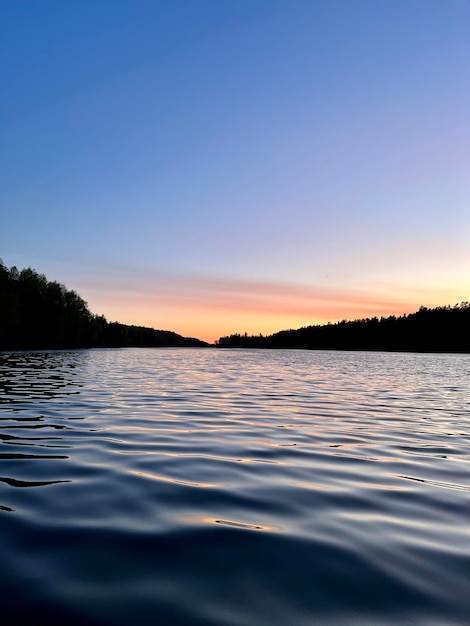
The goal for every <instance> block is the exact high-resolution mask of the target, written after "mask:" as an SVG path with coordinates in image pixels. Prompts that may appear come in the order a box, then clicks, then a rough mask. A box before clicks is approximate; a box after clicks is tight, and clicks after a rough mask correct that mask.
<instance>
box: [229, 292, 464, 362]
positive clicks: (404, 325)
mask: <svg viewBox="0 0 470 626" xmlns="http://www.w3.org/2000/svg"><path fill="white" fill-rule="evenodd" d="M217 346H218V347H220V348H306V349H311V350H384V351H404V352H407V351H410V352H470V303H469V302H462V303H461V304H456V305H455V306H453V307H451V306H441V307H437V308H434V309H428V308H426V307H421V308H420V309H419V311H417V312H416V313H410V314H408V315H402V316H400V317H396V316H395V315H391V316H389V317H381V318H377V317H372V318H366V319H356V320H353V321H346V320H343V321H341V322H337V323H334V324H333V323H329V324H325V325H318V326H307V327H305V328H299V329H298V330H283V331H281V332H278V333H274V334H273V335H269V336H263V335H257V336H256V335H252V336H250V335H247V334H246V333H245V334H244V335H240V334H236V335H230V336H228V337H221V338H220V339H219V340H218V341H217Z"/></svg>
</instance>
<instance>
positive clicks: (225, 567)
mask: <svg viewBox="0 0 470 626" xmlns="http://www.w3.org/2000/svg"><path fill="white" fill-rule="evenodd" d="M469 382H470V357H469V356H466V355H416V354H380V353H338V352H337V353H333V352H306V351H288V350H286V351H282V350H280V351H266V352H261V351H259V352H257V351H249V350H246V351H243V350H240V351H230V350H225V351H221V350H211V349H207V350H191V349H184V350H181V349H171V350H162V349H160V350H158V349H157V350H145V349H141V350H132V349H128V350H94V351H64V352H32V353H3V354H0V530H1V532H0V550H1V554H2V568H1V569H0V585H1V586H0V588H1V589H2V604H1V608H0V614H1V616H2V619H3V622H4V623H20V622H24V623H28V621H29V622H31V623H37V616H38V615H41V619H42V620H43V622H41V623H44V624H46V623H47V624H53V623H57V624H63V623H68V624H70V623H72V624H73V623H76V624H84V623H86V624H96V625H101V624H102V625H108V624H109V625H111V624H113V625H115V624H117V625H121V624H131V623H138V624H157V623H161V624H170V625H171V624H175V625H177V624H191V625H193V624H205V625H207V624H208V625H211V624H213V625H215V624H217V625H247V626H253V625H254V626H256V625H268V624H283V625H284V624H296V625H297V624H301V625H302V624H309V625H310V624H334V625H337V624H338V625H339V624H361V625H362V624H403V623H413V624H465V623H468V616H469V615H470V599H469V594H468V577H469V574H470V533H469V524H468V521H469V511H470V509H469V497H470V471H469V470H470V461H469V459H470V419H469V416H470V410H469V409H470V385H469Z"/></svg>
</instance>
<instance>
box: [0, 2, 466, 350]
mask: <svg viewBox="0 0 470 626" xmlns="http://www.w3.org/2000/svg"><path fill="white" fill-rule="evenodd" d="M469 61H470V1H469V0H321V1H319V0H159V1H156V0H149V1H147V0H126V1H123V0H98V1H97V0H92V1H90V0H80V1H78V0H74V1H70V2H63V0H54V1H51V0H41V1H39V2H31V1H29V0H3V1H2V3H1V4H0V84H1V94H0V137H1V141H0V258H1V259H2V260H3V262H4V263H5V265H7V266H9V267H10V266H12V265H16V266H17V267H18V268H20V269H21V268H23V267H33V268H34V269H36V270H37V271H38V272H40V273H44V274H45V275H46V276H47V278H48V279H49V280H57V281H59V282H61V283H63V284H65V285H66V287H68V288H69V289H74V290H76V291H77V292H78V293H79V295H80V296H82V297H83V298H84V299H85V300H86V301H87V302H88V305H89V307H90V309H91V311H92V312H94V313H97V314H104V315H105V316H106V318H107V319H108V320H109V321H115V320H117V321H120V322H123V323H129V324H138V325H145V326H151V327H153V328H158V329H167V330H173V331H175V332H178V333H180V334H183V335H186V336H196V337H198V338H200V339H205V340H208V341H213V340H215V339H217V338H218V337H220V336H223V335H227V334H231V333H235V332H242V333H243V332H248V333H249V334H252V333H253V334H258V333H263V334H267V333H272V332H275V331H278V330H282V329H286V328H299V327H301V326H306V325H310V324H316V323H325V322H327V321H337V320H342V319H355V318H358V317H371V316H374V315H378V316H381V315H391V314H402V313H407V312H412V311H415V310H417V309H418V308H419V307H420V306H439V305H447V304H450V305H453V304H456V303H458V302H461V301H468V300H470V177H469V154H470V150H469V146H470V118H469V115H470V114H469V111H470V72H469Z"/></svg>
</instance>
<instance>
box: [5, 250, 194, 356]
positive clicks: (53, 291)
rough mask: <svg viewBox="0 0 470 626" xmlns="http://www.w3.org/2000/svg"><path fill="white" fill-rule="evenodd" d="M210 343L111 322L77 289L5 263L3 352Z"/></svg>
mask: <svg viewBox="0 0 470 626" xmlns="http://www.w3.org/2000/svg"><path fill="white" fill-rule="evenodd" d="M206 345H207V344H206V343H205V342H203V341H199V339H194V338H190V337H182V336H181V335H178V334H176V333H174V332H171V331H167V330H154V329H153V328H145V327H142V326H128V325H126V324H120V323H118V322H108V321H107V320H106V318H105V317H103V316H102V315H94V314H93V313H91V312H90V311H89V309H88V305H87V303H86V302H85V301H84V300H83V299H82V298H80V296H79V295H78V294H77V293H76V292H75V291H71V290H69V289H67V288H66V287H64V285H61V284H60V283H58V282H55V281H49V280H47V278H46V277H45V276H44V275H43V274H39V273H38V272H36V271H35V270H33V269H31V268H29V267H28V268H26V269H23V270H21V271H20V270H18V269H17V268H16V267H12V268H10V269H9V268H7V267H6V266H5V265H4V264H3V262H2V261H1V260H0V350H30V349H59V348H92V347H125V346H141V347H168V346H206Z"/></svg>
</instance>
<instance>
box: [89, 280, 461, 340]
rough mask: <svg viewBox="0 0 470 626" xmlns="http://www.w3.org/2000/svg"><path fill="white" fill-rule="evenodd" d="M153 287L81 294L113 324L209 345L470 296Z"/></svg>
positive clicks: (219, 285)
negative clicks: (227, 338)
mask: <svg viewBox="0 0 470 626" xmlns="http://www.w3.org/2000/svg"><path fill="white" fill-rule="evenodd" d="M146 281H148V277H146ZM149 282H152V283H153V288H152V289H151V290H149V288H148V282H147V284H146V286H145V288H144V281H143V280H142V281H136V280H132V279H131V278H129V277H128V278H127V280H123V279H122V277H121V278H120V279H119V280H115V281H114V282H113V281H112V280H111V281H107V282H106V283H104V282H101V281H99V282H98V281H95V282H94V283H93V282H92V283H91V284H90V283H88V284H87V285H82V286H80V287H79V292H80V293H81V294H82V295H83V297H84V298H85V299H86V300H87V301H88V304H89V306H90V309H91V310H92V311H93V312H94V313H98V314H103V315H105V317H106V318H107V319H108V321H119V322H122V323H124V324H135V325H138V326H148V327H151V328H156V329H161V330H171V331H174V332H176V333H178V334H181V335H183V336H190V337H197V338H199V339H203V340H205V341H208V342H209V343H213V342H214V341H215V340H216V339H218V338H219V337H221V336H225V335H230V334H233V333H245V332H246V333H248V334H249V335H251V334H253V335H258V334H263V335H269V334H272V333H275V332H278V331H280V330H285V329H290V328H301V327H303V326H310V325H314V324H326V323H328V322H333V323H334V322H337V321H340V320H343V319H348V320H352V319H358V318H363V317H374V316H377V317H381V316H385V317H386V316H389V315H403V314H405V313H412V312H414V311H416V310H418V308H419V307H420V306H422V305H423V306H428V307H434V306H442V305H446V304H450V305H453V304H456V303H457V302H460V301H462V300H465V299H468V296H467V298H465V297H462V294H464V293H467V294H468V293H470V285H468V287H465V286H464V287H463V288H462V287H461V286H459V285H457V284H456V285H453V286H452V285H448V287H447V288H446V289H435V288H433V287H432V286H429V285H427V286H421V287H420V288H416V287H415V288H412V287H406V288H405V287H402V288H398V286H397V285H394V284H392V283H391V282H389V284H388V285H380V286H378V285H369V288H368V289H366V288H362V289H359V288H358V289H350V288H348V289H344V288H343V289H342V288H340V287H337V288H335V287H330V286H318V287H311V286H303V285H286V284H276V283H272V282H268V281H266V282H262V281H258V282H257V281H240V280H225V281H224V280H222V279H218V278H217V279H214V278H200V277H196V278H193V277H169V276H163V277H162V276H154V277H153V281H149ZM379 287H381V288H379ZM386 287H388V289H387V290H386Z"/></svg>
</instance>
